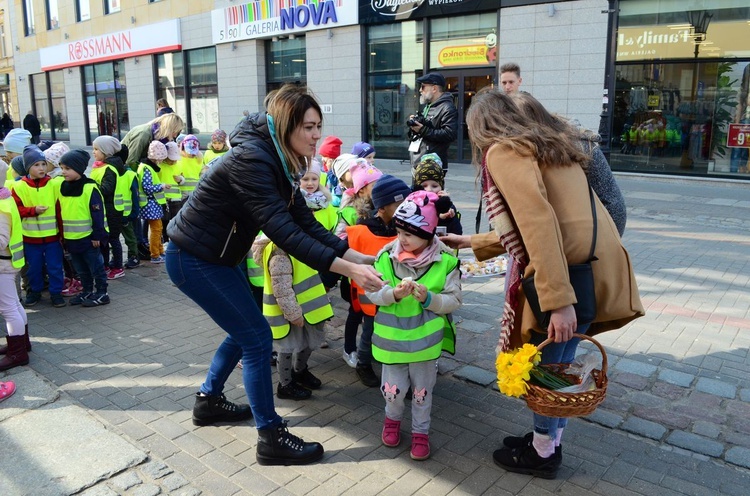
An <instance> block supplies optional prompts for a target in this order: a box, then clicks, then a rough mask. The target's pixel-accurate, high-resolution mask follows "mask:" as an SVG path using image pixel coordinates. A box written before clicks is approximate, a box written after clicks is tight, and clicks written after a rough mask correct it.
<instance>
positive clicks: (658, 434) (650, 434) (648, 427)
mask: <svg viewBox="0 0 750 496" xmlns="http://www.w3.org/2000/svg"><path fill="white" fill-rule="evenodd" d="M621 427H622V429H623V430H625V431H627V432H632V433H633V434H638V435H641V436H644V437H647V438H649V439H656V440H659V439H661V438H662V437H663V436H664V434H665V433H666V432H667V429H665V428H664V427H663V426H661V425H660V424H657V423H656V422H651V421H649V420H643V419H639V418H637V417H630V418H628V419H627V420H625V422H623V423H622V426H621Z"/></svg>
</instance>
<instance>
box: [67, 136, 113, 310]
mask: <svg viewBox="0 0 750 496" xmlns="http://www.w3.org/2000/svg"><path fill="white" fill-rule="evenodd" d="M89 159H90V157H89V154H88V152H86V151H84V150H71V151H69V152H68V153H66V154H65V155H63V156H62V157H61V158H60V167H61V168H62V171H63V177H64V178H65V181H64V182H63V183H62V185H61V186H60V217H61V218H62V234H63V242H64V243H65V248H66V249H67V250H68V253H70V256H71V259H72V261H73V266H74V267H75V268H76V272H78V276H79V277H80V278H81V284H82V285H83V291H81V293H79V294H78V295H76V296H74V297H73V298H71V299H70V304H71V305H82V306H84V307H98V306H100V305H107V304H109V301H110V299H109V295H108V294H107V274H106V272H105V271H104V257H103V256H102V252H101V248H100V247H101V245H102V244H104V243H106V242H107V220H106V217H105V207H104V198H103V196H102V194H101V192H100V191H99V188H98V187H97V185H96V181H94V180H93V179H90V178H88V177H86V176H85V175H84V172H85V171H86V167H87V166H88V163H89Z"/></svg>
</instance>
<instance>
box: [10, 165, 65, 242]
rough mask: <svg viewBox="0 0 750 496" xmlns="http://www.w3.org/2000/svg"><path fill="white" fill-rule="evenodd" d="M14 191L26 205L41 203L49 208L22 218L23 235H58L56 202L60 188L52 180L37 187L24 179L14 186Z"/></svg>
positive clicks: (38, 204)
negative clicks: (32, 215)
mask: <svg viewBox="0 0 750 496" xmlns="http://www.w3.org/2000/svg"><path fill="white" fill-rule="evenodd" d="M13 191H15V192H16V195H18V198H20V200H21V203H23V206H24V207H38V206H41V205H43V206H45V207H47V210H46V211H45V212H43V213H41V214H39V215H36V216H34V217H24V218H22V219H21V225H22V226H23V235H24V236H27V237H29V238H46V237H49V236H56V235H57V234H58V231H57V219H56V218H55V204H56V203H57V197H58V193H59V191H60V188H59V187H58V188H55V185H54V184H53V183H52V181H51V180H50V181H48V182H47V184H45V185H44V186H42V187H41V188H35V187H33V186H30V185H29V183H27V182H26V181H24V180H23V179H22V180H20V181H18V182H17V184H16V185H15V186H14V187H13Z"/></svg>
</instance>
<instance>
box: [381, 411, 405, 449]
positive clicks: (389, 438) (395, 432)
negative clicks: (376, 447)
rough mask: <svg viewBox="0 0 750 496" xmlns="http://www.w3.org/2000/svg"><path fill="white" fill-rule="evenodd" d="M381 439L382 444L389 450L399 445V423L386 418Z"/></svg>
mask: <svg viewBox="0 0 750 496" xmlns="http://www.w3.org/2000/svg"><path fill="white" fill-rule="evenodd" d="M381 439H382V440H383V444H385V445H386V446H388V447H389V448H395V447H396V446H398V445H399V444H401V421H400V420H391V419H389V418H388V417H386V418H385V425H383V435H382V436H381Z"/></svg>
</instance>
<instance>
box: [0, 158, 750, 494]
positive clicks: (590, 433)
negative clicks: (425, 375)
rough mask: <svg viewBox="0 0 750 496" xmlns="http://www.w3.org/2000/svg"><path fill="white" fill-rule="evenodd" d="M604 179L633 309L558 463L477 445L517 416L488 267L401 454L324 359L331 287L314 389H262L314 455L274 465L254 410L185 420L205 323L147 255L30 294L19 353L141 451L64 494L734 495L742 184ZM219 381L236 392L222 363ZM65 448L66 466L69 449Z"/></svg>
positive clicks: (461, 189)
mask: <svg viewBox="0 0 750 496" xmlns="http://www.w3.org/2000/svg"><path fill="white" fill-rule="evenodd" d="M383 168H384V169H386V170H388V171H390V172H395V173H397V175H401V176H403V175H404V174H403V172H401V169H406V167H401V166H400V165H399V164H398V163H397V162H387V163H385V164H384V166H383ZM618 180H619V182H620V184H621V186H622V187H623V190H624V192H625V194H626V199H627V201H628V206H629V215H630V219H629V222H628V230H627V233H626V236H625V238H624V242H625V244H626V246H627V247H628V249H629V251H630V254H631V257H632V260H633V264H634V267H635V269H636V274H637V277H638V280H639V283H640V285H641V291H642V295H643V299H644V303H645V304H646V305H647V306H648V313H647V316H646V317H644V318H643V319H639V320H638V321H636V322H635V323H633V324H631V325H630V326H628V327H627V328H625V329H623V330H621V331H615V332H611V333H607V334H605V335H603V336H602V339H601V341H602V343H603V344H604V345H605V346H606V349H607V352H608V355H609V358H610V374H609V375H610V386H609V391H608V393H609V394H608V397H607V400H606V401H605V403H604V404H603V405H602V407H600V408H599V409H598V410H597V411H596V412H595V413H594V414H593V415H592V416H591V417H590V418H589V419H588V420H576V421H573V422H571V424H570V426H569V427H568V429H567V430H566V437H565V440H564V463H563V469H562V470H561V472H560V475H559V477H558V479H556V480H554V481H547V480H540V479H535V478H531V477H526V476H520V475H514V474H507V473H505V472H504V471H502V470H501V469H499V468H498V467H496V466H494V465H493V464H492V461H491V452H492V450H493V449H495V448H497V446H498V445H499V443H500V440H501V439H502V437H503V436H504V435H507V434H520V433H523V432H526V431H527V429H528V425H529V419H528V414H527V411H526V410H525V408H524V406H523V404H522V403H521V402H520V401H519V400H512V399H509V398H505V397H503V396H501V395H500V394H498V393H497V392H496V391H495V390H494V385H493V382H494V381H493V375H494V373H493V363H494V347H495V341H496V339H497V331H496V326H495V323H494V320H495V318H496V314H495V310H496V309H497V308H498V307H499V305H500V303H499V302H500V301H501V298H502V294H501V293H502V279H501V278H497V277H496V278H486V279H478V278H477V279H469V280H466V281H465V285H464V290H465V296H464V301H465V305H464V306H463V308H462V309H461V310H460V311H459V312H457V318H458V320H461V322H460V323H459V338H458V340H459V341H458V351H457V354H456V356H454V357H446V358H443V359H441V360H440V370H441V376H440V378H439V380H438V385H437V387H436V390H435V406H434V409H433V433H432V435H431V442H432V445H433V456H432V458H431V459H430V460H428V461H426V462H422V463H417V462H413V461H412V460H411V459H410V458H409V456H408V446H407V444H408V443H404V445H403V446H402V447H401V448H398V449H395V450H394V449H388V448H385V447H383V446H382V445H381V444H380V441H379V434H380V428H381V425H382V424H381V423H382V398H381V397H380V396H379V394H378V393H377V391H376V390H371V389H365V388H364V387H362V386H360V385H359V383H358V382H357V381H356V378H355V374H354V373H353V371H352V369H350V368H348V367H347V366H346V365H345V364H344V362H343V361H342V360H341V358H340V353H341V344H342V342H343V338H342V331H341V325H342V324H343V317H342V316H343V315H344V311H343V309H344V306H343V302H341V301H340V299H338V298H335V299H334V303H335V305H336V308H337V312H336V313H337V317H336V318H334V319H333V320H332V322H331V332H330V333H329V337H330V341H331V348H330V349H324V350H320V351H317V352H316V353H314V354H313V357H312V359H311V360H312V366H311V368H312V369H313V370H314V372H315V373H316V374H318V375H319V376H320V377H321V379H323V381H324V387H323V389H322V390H321V391H317V392H315V394H314V396H313V399H312V400H311V401H307V402H301V403H295V402H290V401H285V400H280V401H277V405H278V408H279V411H280V413H281V414H282V415H283V416H284V417H286V418H288V419H289V420H290V424H291V425H292V426H293V428H294V432H295V433H298V434H300V435H302V436H303V437H305V438H307V439H311V440H317V441H320V442H322V443H323V444H324V446H325V447H326V450H327V454H326V457H325V458H324V461H323V462H322V463H320V464H317V465H314V466H309V467H295V468H281V467H259V466H258V465H257V464H256V463H255V456H254V450H255V440H256V434H255V432H254V429H253V427H252V424H249V425H225V426H219V427H204V428H196V427H194V426H193V425H192V423H191V421H190V409H191V408H192V404H193V395H194V393H195V391H196V388H197V386H198V385H199V384H200V382H201V381H202V379H203V377H204V374H205V371H206V367H207V364H208V362H209V361H210V359H211V356H212V354H213V352H214V351H215V348H216V346H217V345H218V343H219V340H220V336H219V334H218V332H217V331H216V328H215V326H214V324H213V323H212V322H211V321H210V319H208V318H207V317H206V316H205V315H204V314H203V313H202V312H201V311H200V310H199V309H197V308H196V307H195V306H194V305H193V304H192V302H190V301H189V300H186V299H185V298H184V297H182V295H181V294H180V293H179V292H178V291H177V290H176V289H175V288H174V287H172V286H171V284H170V283H169V281H168V280H167V279H166V276H165V275H164V272H163V268H162V267H143V268H139V269H136V270H135V271H132V272H128V275H127V276H126V277H125V278H124V279H121V280H117V281H114V282H113V283H112V284H111V286H110V287H111V294H112V299H113V303H112V304H111V305H109V306H106V307H102V308H98V309H82V308H71V307H66V308H63V309H53V308H51V307H49V306H47V303H46V301H45V302H42V303H41V304H39V305H38V306H37V307H35V308H34V309H32V311H30V315H29V316H30V321H31V329H32V335H33V340H34V351H33V353H32V356H31V359H32V362H31V365H30V368H31V369H32V370H33V371H35V372H36V373H37V374H39V375H41V376H43V377H44V378H45V379H46V380H48V381H50V382H51V383H52V384H54V386H55V387H56V388H57V389H58V390H59V392H60V397H61V398H62V399H63V400H72V401H73V402H74V403H75V404H77V405H80V407H81V410H82V411H84V412H86V414H88V415H91V416H93V417H94V418H95V419H97V420H98V421H100V422H102V423H103V425H104V426H105V427H106V428H107V429H108V430H109V431H111V432H113V433H115V434H116V435H118V436H120V437H121V438H122V439H124V440H126V441H128V442H130V443H132V444H133V445H134V446H136V447H138V448H139V449H142V450H144V451H145V452H146V453H147V454H148V456H149V458H148V459H147V460H146V461H145V462H142V463H140V464H139V465H136V466H134V467H131V468H130V469H127V470H125V471H124V472H120V473H119V474H112V475H111V476H108V477H103V478H101V479H100V480H98V481H96V483H95V484H94V485H93V486H91V487H89V488H81V494H86V495H87V496H92V495H114V494H160V493H161V494H198V493H199V492H202V493H203V494H210V495H214V494H215V495H223V494H323V493H325V494H326V495H329V494H348V493H351V494H397V495H402V494H426V495H435V494H526V495H534V494H551V493H559V494H575V495H586V494H605V495H610V494H647V495H650V494H736V495H740V494H746V493H747V489H746V488H747V487H750V473H749V472H748V470H747V468H748V467H750V429H749V428H748V427H747V421H746V419H747V418H748V417H749V415H748V414H749V413H750V386H749V385H748V380H747V371H748V369H749V368H750V367H749V366H750V363H749V362H748V344H749V343H748V340H749V339H750V334H748V332H747V331H748V327H749V325H748V323H749V322H750V320H748V319H749V317H750V314H749V312H750V305H748V303H750V296H749V293H748V291H747V289H748V287H747V286H748V280H749V279H750V278H749V275H750V267H749V266H748V265H749V263H748V257H747V253H748V250H747V247H748V245H750V224H747V221H746V219H747V218H748V216H747V213H748V212H749V211H750V208H749V206H748V205H747V199H748V193H747V191H748V189H747V187H746V186H745V185H741V186H736V185H735V186H732V185H729V186H727V185H723V184H720V183H717V184H710V183H704V182H701V183H691V182H681V181H672V182H660V181H655V180H653V179H647V180H644V179H640V178H636V177H626V176H621V177H619V179H618ZM448 188H449V191H451V193H452V194H453V196H454V200H455V201H456V203H457V205H458V207H459V209H461V210H462V211H463V212H464V225H465V227H466V230H467V231H468V232H471V231H473V214H474V212H475V211H476V205H475V204H476V200H475V193H474V190H473V188H474V174H473V171H472V170H471V169H470V168H469V167H468V166H460V165H459V166H452V170H451V173H450V175H449V178H448ZM743 202H744V203H743ZM462 256H468V254H463V253H462ZM145 265H148V264H145ZM743 331H745V332H743ZM17 371H18V369H15V370H14V371H12V372H11V373H10V374H9V375H11V376H15V375H18V374H20V371H19V372H17ZM226 394H227V396H228V397H229V399H231V400H242V399H243V398H244V397H245V395H244V391H243V389H242V384H241V377H240V375H239V374H238V373H235V374H233V375H232V376H231V377H230V379H229V381H228V383H227V390H226ZM14 399H15V398H11V399H10V400H8V402H11V401H14ZM5 404H6V405H7V404H8V403H5ZM407 424H408V422H407ZM3 425H4V424H3V423H2V422H0V430H2V428H3ZM26 449H28V450H29V451H32V450H33V449H34V447H33V446H28V447H26ZM64 456H68V457H70V460H71V463H75V461H76V456H75V453H70V454H68V453H66V454H64ZM104 456H106V454H104ZM5 470H6V472H5V473H4V469H0V479H1V478H2V477H4V476H7V475H8V474H9V473H11V472H8V471H7V469H5ZM19 494H23V493H19ZM28 494H37V493H35V492H34V491H31V490H30V491H29V492H28ZM50 494H52V493H50Z"/></svg>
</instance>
